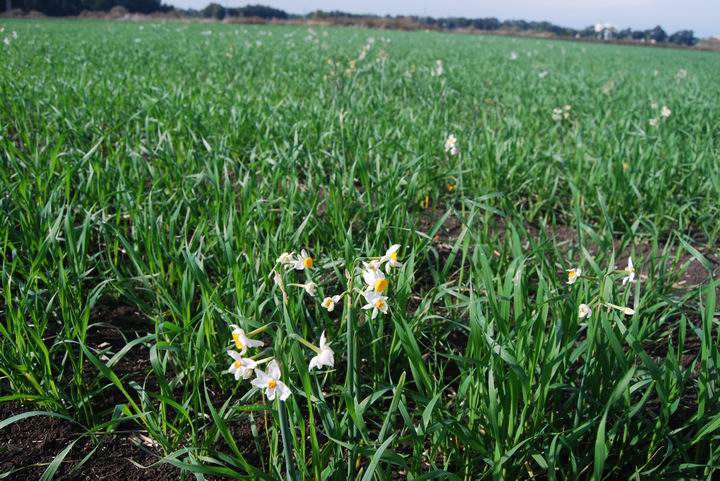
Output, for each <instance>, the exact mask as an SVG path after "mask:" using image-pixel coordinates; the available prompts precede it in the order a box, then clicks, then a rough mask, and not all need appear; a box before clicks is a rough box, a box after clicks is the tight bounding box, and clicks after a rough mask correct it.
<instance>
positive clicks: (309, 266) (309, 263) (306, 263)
mask: <svg viewBox="0 0 720 481" xmlns="http://www.w3.org/2000/svg"><path fill="white" fill-rule="evenodd" d="M303 266H305V268H306V269H312V266H313V260H312V257H306V258H304V259H303Z"/></svg>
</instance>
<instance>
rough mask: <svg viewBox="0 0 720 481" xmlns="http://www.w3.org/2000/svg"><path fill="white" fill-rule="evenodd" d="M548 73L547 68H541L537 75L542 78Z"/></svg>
mask: <svg viewBox="0 0 720 481" xmlns="http://www.w3.org/2000/svg"><path fill="white" fill-rule="evenodd" d="M548 73H549V72H548V71H547V70H543V71H542V72H539V73H538V77H540V78H541V79H543V78H545V77H547V76H548Z"/></svg>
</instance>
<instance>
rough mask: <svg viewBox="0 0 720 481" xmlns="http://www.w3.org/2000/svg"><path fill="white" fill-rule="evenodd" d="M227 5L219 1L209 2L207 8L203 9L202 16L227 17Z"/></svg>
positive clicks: (218, 18) (219, 18) (220, 18)
mask: <svg viewBox="0 0 720 481" xmlns="http://www.w3.org/2000/svg"><path fill="white" fill-rule="evenodd" d="M225 14H226V12H225V7H223V6H222V5H220V4H219V3H209V4H208V5H207V6H206V7H205V8H203V9H202V16H203V17H205V18H215V19H217V20H222V19H223V18H225Z"/></svg>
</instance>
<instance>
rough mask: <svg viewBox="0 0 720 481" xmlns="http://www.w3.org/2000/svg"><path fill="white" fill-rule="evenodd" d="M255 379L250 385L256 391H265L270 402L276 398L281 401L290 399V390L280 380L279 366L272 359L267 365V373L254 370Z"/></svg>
mask: <svg viewBox="0 0 720 481" xmlns="http://www.w3.org/2000/svg"><path fill="white" fill-rule="evenodd" d="M255 376H256V377H255V379H253V380H252V385H253V386H255V387H256V388H258V389H265V396H267V398H268V400H270V401H272V400H274V399H275V397H277V398H278V399H280V400H281V401H284V400H286V399H287V398H289V397H290V394H291V393H290V388H288V387H287V386H286V385H285V383H284V382H282V381H281V380H280V366H278V363H277V361H275V360H274V359H273V360H272V361H270V364H268V367H267V372H266V371H262V370H260V369H255Z"/></svg>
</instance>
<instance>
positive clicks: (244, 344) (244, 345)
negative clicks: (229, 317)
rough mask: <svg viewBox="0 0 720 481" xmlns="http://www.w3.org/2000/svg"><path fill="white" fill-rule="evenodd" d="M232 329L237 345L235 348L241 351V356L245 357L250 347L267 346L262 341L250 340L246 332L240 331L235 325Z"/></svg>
mask: <svg viewBox="0 0 720 481" xmlns="http://www.w3.org/2000/svg"><path fill="white" fill-rule="evenodd" d="M232 328H233V332H232V339H233V342H234V343H235V347H236V348H237V350H238V351H240V354H241V355H245V353H246V352H247V350H248V347H261V346H263V345H264V344H265V343H263V342H262V341H255V340H253V339H250V338H249V337H247V335H246V334H245V331H243V330H242V329H240V328H239V327H238V326H236V325H235V324H233V325H232Z"/></svg>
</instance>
